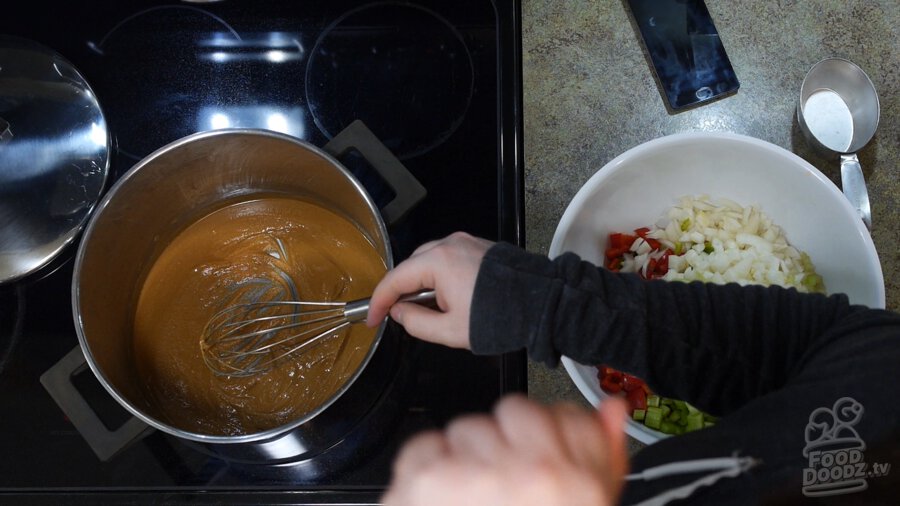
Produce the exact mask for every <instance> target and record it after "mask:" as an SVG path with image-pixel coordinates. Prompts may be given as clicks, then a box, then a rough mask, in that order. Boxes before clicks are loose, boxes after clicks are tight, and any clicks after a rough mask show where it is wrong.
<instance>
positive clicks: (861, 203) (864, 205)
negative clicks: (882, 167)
mask: <svg viewBox="0 0 900 506" xmlns="http://www.w3.org/2000/svg"><path fill="white" fill-rule="evenodd" d="M841 189H842V190H843V191H844V196H845V197H847V200H849V201H850V205H851V206H853V208H854V209H856V212H857V213H858V214H859V216H860V218H862V220H863V223H865V224H866V228H867V229H869V230H870V231H871V230H872V209H871V208H870V207H869V192H868V190H866V180H865V179H864V178H863V173H862V167H861V166H860V165H859V158H857V157H856V155H855V154H850V155H841Z"/></svg>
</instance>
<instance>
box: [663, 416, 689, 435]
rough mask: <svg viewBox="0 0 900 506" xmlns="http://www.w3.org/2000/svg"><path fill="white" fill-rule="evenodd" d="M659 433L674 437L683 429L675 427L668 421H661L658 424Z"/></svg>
mask: <svg viewBox="0 0 900 506" xmlns="http://www.w3.org/2000/svg"><path fill="white" fill-rule="evenodd" d="M659 431H660V432H662V433H663V434H672V435H675V434H681V433H683V432H684V429H682V428H681V427H679V426H678V425H676V424H674V423H672V422H670V421H668V420H663V421H662V422H660V424H659Z"/></svg>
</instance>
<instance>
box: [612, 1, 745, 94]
mask: <svg viewBox="0 0 900 506" xmlns="http://www.w3.org/2000/svg"><path fill="white" fill-rule="evenodd" d="M626 2H627V4H628V7H629V8H630V10H631V14H632V17H633V19H634V21H635V23H636V25H637V27H638V29H639V30H640V34H641V39H642V40H643V44H644V48H645V49H646V50H647V53H648V54H649V56H650V60H651V61H652V62H653V70H654V72H655V73H656V77H657V81H658V83H659V86H660V88H661V89H662V92H663V93H662V94H663V95H664V96H665V97H666V101H667V102H668V104H669V107H670V108H671V109H673V110H679V109H684V108H686V107H690V106H693V105H698V104H701V103H704V102H709V101H712V100H715V99H717V98H721V97H724V96H727V95H730V94H732V93H734V92H736V91H737V90H738V88H739V87H740V83H739V82H738V79H737V76H736V75H735V73H734V69H733V68H732V67H731V61H729V59H728V55H727V54H726V53H725V47H724V46H723V45H722V40H721V39H720V38H719V32H718V31H717V30H716V26H715V24H714V23H713V20H712V18H711V17H710V15H709V10H708V9H707V8H706V4H705V3H703V1H702V0H626Z"/></svg>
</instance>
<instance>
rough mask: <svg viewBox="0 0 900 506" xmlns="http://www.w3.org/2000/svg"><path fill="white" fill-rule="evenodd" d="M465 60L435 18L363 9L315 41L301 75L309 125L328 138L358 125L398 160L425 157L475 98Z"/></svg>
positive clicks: (396, 7) (390, 7)
mask: <svg viewBox="0 0 900 506" xmlns="http://www.w3.org/2000/svg"><path fill="white" fill-rule="evenodd" d="M472 69H473V64H472V56H471V54H470V53H469V50H468V47H467V46H466V43H465V41H464V40H463V38H462V36H461V34H460V33H459V32H458V31H457V30H456V28H454V27H453V25H451V24H450V23H449V22H448V21H447V20H446V19H444V18H443V17H442V16H441V15H440V14H438V13H436V12H434V11H431V10H429V9H426V8H424V7H420V6H416V5H407V4H400V3H393V2H382V3H373V4H369V5H366V6H363V7H360V8H357V9H354V10H351V11H349V12H347V13H345V14H344V15H342V16H341V17H339V18H338V19H337V20H336V21H335V22H334V23H333V24H332V25H331V26H329V27H328V28H327V29H326V30H325V31H324V32H323V33H322V35H321V36H320V37H319V39H318V41H317V42H316V45H315V47H314V48H313V50H312V52H311V54H310V59H309V64H308V66H307V69H306V96H307V101H308V103H309V108H310V111H311V113H312V116H313V119H314V120H315V123H316V125H317V126H318V127H319V129H320V130H321V131H322V133H323V134H324V135H325V136H326V137H328V138H329V139H331V138H332V137H333V136H334V135H335V134H336V133H338V132H339V131H341V130H343V129H344V128H345V127H346V126H347V125H349V124H350V123H352V122H353V121H354V120H356V119H361V120H362V121H363V122H364V123H365V124H366V125H368V126H369V128H371V129H372V131H373V132H374V133H375V135H377V136H378V137H379V138H380V139H381V140H382V141H383V142H384V143H385V145H386V146H387V147H388V148H389V149H390V150H391V151H392V152H393V153H395V154H396V155H397V156H398V158H401V159H406V158H410V157H414V156H417V155H421V154H423V153H426V152H428V151H430V150H432V149H434V148H435V147H437V146H439V145H440V144H441V143H443V142H444V141H445V140H447V139H448V138H449V137H450V136H451V135H453V133H454V132H455V131H456V129H457V128H458V127H459V125H460V124H461V123H462V122H463V120H464V119H465V116H466V112H467V110H468V108H469V104H470V103H471V100H472V95H473V93H474V73H473V70H472Z"/></svg>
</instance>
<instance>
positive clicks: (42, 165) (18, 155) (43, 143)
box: [0, 35, 110, 283]
mask: <svg viewBox="0 0 900 506" xmlns="http://www.w3.org/2000/svg"><path fill="white" fill-rule="evenodd" d="M109 146H110V139H109V133H108V130H107V126H106V121H105V120H104V117H103V113H102V111H101V110H100V105H99V104H98V103H97V97H95V96H94V93H93V91H91V88H90V86H88V83H87V82H86V81H85V79H84V78H83V77H82V76H81V74H80V73H79V72H78V70H77V69H75V67H74V66H73V65H72V64H71V63H70V62H69V61H67V60H66V59H64V58H63V57H62V56H60V55H59V54H57V53H55V52H54V51H52V50H50V49H48V48H46V47H44V46H42V45H40V44H37V43H35V42H32V41H29V40H26V39H22V38H18V37H12V36H5V35H0V283H3V282H6V281H10V280H14V279H18V278H21V277H24V276H26V275H28V274H30V273H32V272H34V271H36V270H38V269H40V268H41V267H43V266H45V265H46V264H48V263H49V262H50V261H51V260H53V259H54V258H55V257H56V256H57V255H59V254H60V253H61V252H62V251H63V250H65V248H66V247H67V246H68V245H70V244H71V243H72V242H73V241H74V240H75V237H76V236H77V235H78V233H79V232H80V231H81V228H82V227H83V226H84V224H85V223H86V222H87V219H88V217H89V215H90V212H91V211H92V210H93V208H94V206H95V204H96V203H97V200H98V199H99V197H100V194H101V193H102V191H103V188H104V185H105V183H106V177H107V174H108V172H109Z"/></svg>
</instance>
